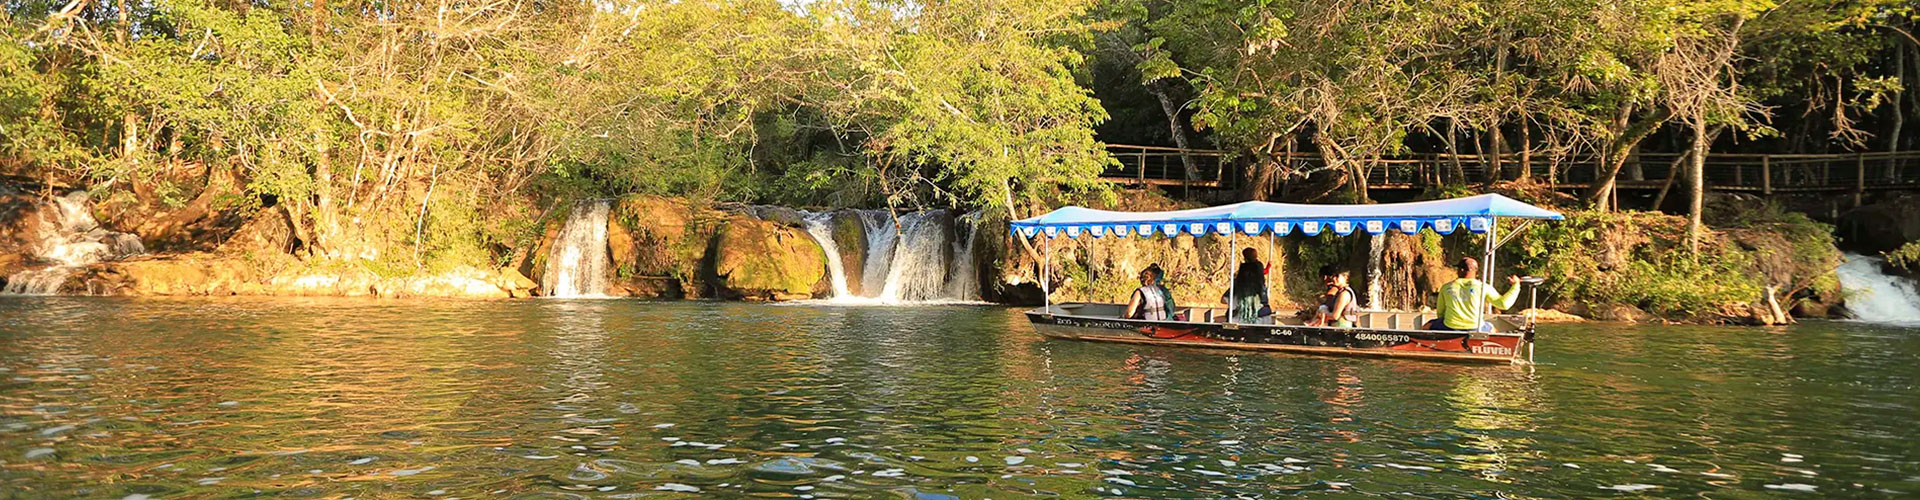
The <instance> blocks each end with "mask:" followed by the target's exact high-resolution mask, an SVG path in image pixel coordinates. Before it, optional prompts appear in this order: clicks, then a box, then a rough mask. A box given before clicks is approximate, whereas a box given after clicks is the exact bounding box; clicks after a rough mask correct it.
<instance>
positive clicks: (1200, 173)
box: [1101, 144, 1920, 194]
mask: <svg viewBox="0 0 1920 500" xmlns="http://www.w3.org/2000/svg"><path fill="white" fill-rule="evenodd" d="M1108 152H1109V153H1110V154H1112V155H1113V157H1114V159H1115V160H1118V162H1119V165H1118V166H1115V167H1113V168H1110V169H1108V170H1107V171H1106V172H1105V173H1103V174H1101V175H1102V176H1103V177H1106V178H1107V179H1109V180H1111V181H1113V182H1116V183H1123V184H1138V185H1159V186H1183V187H1202V188H1225V189H1232V188H1234V187H1237V183H1238V181H1239V177H1241V173H1240V172H1239V171H1238V170H1240V169H1239V167H1240V166H1244V165H1245V162H1248V161H1251V159H1250V158H1245V157H1241V158H1234V157H1231V156H1230V155H1228V154H1227V153H1226V152H1225V151H1219V150H1196V149H1188V150H1182V149H1178V148H1167V147H1156V146H1129V145H1117V144H1116V145H1109V146H1108ZM1183 156H1184V159H1183ZM1680 157H1681V155H1680V154H1677V153H1644V154H1639V155H1635V156H1634V157H1633V158H1629V159H1628V160H1627V163H1626V164H1625V165H1624V166H1623V168H1622V169H1621V171H1620V175H1619V176H1618V177H1617V178H1616V179H1615V181H1616V184H1617V185H1618V186H1619V188H1620V189H1660V188H1662V187H1663V186H1666V185H1668V183H1669V182H1672V183H1673V185H1674V186H1676V187H1678V186H1684V185H1686V179H1685V178H1673V176H1674V175H1675V174H1677V173H1680V172H1677V171H1676V170H1679V169H1676V168H1674V167H1676V166H1677V165H1678V163H1677V162H1678V161H1679V160H1680ZM1274 160H1275V161H1277V162H1280V163H1282V165H1283V168H1285V169H1287V170H1292V171H1313V170H1318V169H1325V168H1326V167H1327V165H1326V160H1325V159H1324V158H1321V157H1320V156H1319V155H1317V154H1314V153H1297V154H1294V155H1291V156H1286V157H1276V158H1275V159H1274ZM1187 161H1191V162H1192V164H1193V169H1192V172H1191V173H1189V171H1188V168H1187ZM1500 163H1501V165H1500V168H1501V169H1502V170H1504V171H1505V172H1506V173H1505V174H1503V177H1504V178H1513V177H1516V176H1518V175H1519V174H1520V172H1521V171H1522V170H1523V169H1524V170H1525V171H1526V174H1527V175H1528V176H1531V177H1533V178H1534V179H1536V180H1539V181H1542V182H1547V183H1550V184H1553V185H1554V187H1556V188H1561V189H1579V188H1584V187H1587V186H1588V185H1591V184H1592V183H1593V180H1594V179H1596V178H1598V177H1599V176H1600V175H1602V174H1603V173H1604V171H1603V165H1601V163H1600V162H1599V161H1596V160H1595V159H1593V158H1580V157H1575V158H1564V157H1561V158H1555V157H1548V156H1541V155H1536V156H1532V157H1524V156H1522V155H1518V154H1504V155H1501V156H1500ZM1370 165H1371V167H1370V168H1369V170H1368V173H1367V184H1368V188H1369V189H1422V188H1425V187H1427V186H1431V185H1437V184H1463V183H1473V182H1481V181H1485V180H1486V179H1487V178H1488V176H1487V173H1488V171H1490V170H1491V169H1492V168H1493V167H1494V162H1493V161H1492V157H1490V156H1480V155H1448V154H1411V155H1404V156H1396V157H1392V158H1385V159H1380V160H1377V161H1373V162H1371V163H1370ZM1704 172H1705V181H1706V186H1707V189H1710V190H1715V191H1747V192H1757V193H1762V194H1773V193H1787V192H1856V193H1857V192H1864V191H1870V190H1886V189H1920V151H1901V152H1896V153H1888V152H1880V153H1846V154H1735V153H1727V154H1709V155H1707V161H1706V168H1705V169H1704Z"/></svg>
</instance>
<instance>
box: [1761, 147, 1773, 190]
mask: <svg viewBox="0 0 1920 500" xmlns="http://www.w3.org/2000/svg"><path fill="white" fill-rule="evenodd" d="M1760 194H1769V195H1770V194H1773V155H1760Z"/></svg>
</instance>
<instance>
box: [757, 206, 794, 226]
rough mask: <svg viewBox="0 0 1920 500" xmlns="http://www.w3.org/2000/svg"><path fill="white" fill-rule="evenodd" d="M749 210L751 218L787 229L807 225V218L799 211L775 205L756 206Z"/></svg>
mask: <svg viewBox="0 0 1920 500" xmlns="http://www.w3.org/2000/svg"><path fill="white" fill-rule="evenodd" d="M750 210H751V212H752V213H753V216H754V217H755V218H758V219H760V220H764V221H768V222H777V223H780V224H782V225H786V226H789V227H805V226H806V225H807V216H805V215H802V214H801V213H800V211H799V210H794V209H791V208H787V207H782V206H776V205H757V206H754V207H752V208H751V209H750Z"/></svg>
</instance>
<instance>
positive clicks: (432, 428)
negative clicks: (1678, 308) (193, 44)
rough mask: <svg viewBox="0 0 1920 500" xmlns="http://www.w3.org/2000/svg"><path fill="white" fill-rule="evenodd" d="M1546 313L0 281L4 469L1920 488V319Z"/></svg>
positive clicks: (386, 477)
mask: <svg viewBox="0 0 1920 500" xmlns="http://www.w3.org/2000/svg"><path fill="white" fill-rule="evenodd" d="M1541 337H1542V342H1541V344H1540V348H1539V351H1538V354H1537V357H1538V359H1539V361H1540V364H1539V365H1537V366H1535V367H1531V368H1527V367H1513V366H1494V367H1486V366H1460V365H1448V364H1435V363H1427V362H1408V361H1396V360H1370V359H1341V358H1312V357H1297V356H1290V355H1272V354H1257V355H1246V354H1232V353H1225V352H1208V351H1195V350H1180V349H1163V348H1149V347H1136V346H1122V345H1107V344H1094V343H1080V342H1070V341H1060V340H1047V339H1043V338H1041V337H1039V336H1037V335H1035V334H1034V333H1033V332H1032V331H1031V330H1030V329H1029V328H1028V326H1027V325H1026V324H1025V323H1024V320H1023V319H1022V318H1021V317H1020V315H1019V314H1018V312H1017V311H1016V310H1013V309H1008V308H1002V307H985V306H936V307H831V306H797V305H756V304H743V303H717V302H679V303H657V302H640V301H630V300H521V301H495V302H487V301H391V300H388V301H381V300H371V299H369V300H348V299H295V298H244V299H217V300H210V299H106V298H73V297H4V298H0V381H3V382H0V497H19V498H28V497H31V498H60V497H85V498H211V497H223V498H224V497H243V496H272V497H293V498H321V497H324V498H337V497H356V498H388V497H408V498H426V497H431V498H440V499H446V498H456V497H457V498H474V497H490V498H491V497H528V498H630V497H633V496H638V495H659V496H665V497H671V496H675V495H678V496H684V497H689V498H693V497H699V498H730V497H749V496H755V497H786V498H902V497H906V498H1022V497H1034V496H1064V497H1069V498H1088V497H1128V498H1176V497H1178V498H1186V497H1203V498H1211V497H1223V496H1234V495H1244V496H1258V497H1281V496H1295V495H1300V496H1308V497H1324V496H1330V495H1335V494H1343V493H1344V494H1357V495H1360V496H1375V497H1419V498H1574V497H1591V496H1639V495H1647V496H1657V497H1695V496H1700V497H1717V498H1766V497H1802V498H1846V497H1854V498H1893V497H1911V496H1914V495H1920V439H1916V437H1920V411H1916V410H1917V409H1920V369H1917V368H1916V367H1915V360H1916V359H1920V330H1916V329H1911V328H1897V327H1880V326H1872V325H1866V324H1857V323H1845V322H1808V323H1805V324H1802V325H1799V326H1795V327H1791V328H1784V329H1763V328H1715V327H1691V326H1623V325H1616V324H1605V325H1562V326H1548V327H1545V328H1544V329H1543V331H1542V334H1541Z"/></svg>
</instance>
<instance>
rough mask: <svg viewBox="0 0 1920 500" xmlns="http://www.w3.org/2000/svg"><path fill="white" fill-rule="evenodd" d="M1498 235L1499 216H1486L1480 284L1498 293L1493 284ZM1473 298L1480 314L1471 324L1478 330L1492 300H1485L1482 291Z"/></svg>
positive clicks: (1483, 321) (1484, 294)
mask: <svg viewBox="0 0 1920 500" xmlns="http://www.w3.org/2000/svg"><path fill="white" fill-rule="evenodd" d="M1499 236H1500V218H1499V217H1488V218H1487V251H1486V255H1484V256H1482V257H1481V258H1480V263H1481V266H1480V284H1481V285H1483V286H1485V287H1487V288H1488V289H1490V290H1492V291H1493V292H1494V293H1499V291H1500V289H1499V288H1498V287H1495V286H1493V249H1494V248H1495V246H1496V245H1497V242H1498V241H1499ZM1474 300H1478V301H1480V303H1481V305H1480V308H1479V311H1477V312H1479V314H1480V317H1479V318H1477V319H1478V320H1479V321H1476V322H1474V326H1473V328H1474V329H1475V330H1478V329H1480V325H1482V324H1485V323H1486V322H1487V316H1488V315H1489V314H1490V313H1491V310H1492V309H1493V302H1490V301H1488V300H1487V295H1486V292H1484V291H1483V292H1480V293H1477V294H1475V295H1474Z"/></svg>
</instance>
